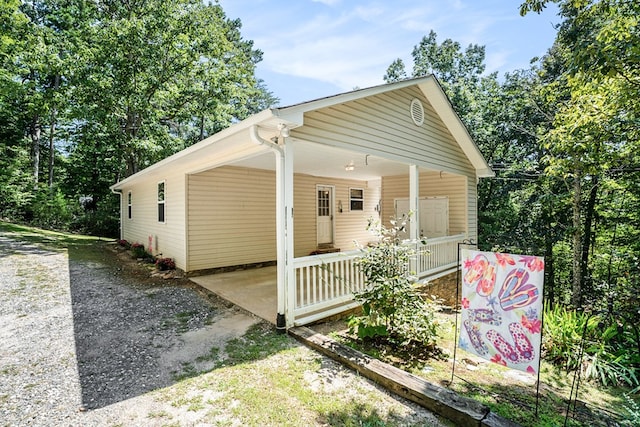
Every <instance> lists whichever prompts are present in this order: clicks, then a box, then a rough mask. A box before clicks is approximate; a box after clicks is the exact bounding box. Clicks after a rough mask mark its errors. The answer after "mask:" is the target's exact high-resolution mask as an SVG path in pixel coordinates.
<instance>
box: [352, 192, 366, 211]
mask: <svg viewBox="0 0 640 427" xmlns="http://www.w3.org/2000/svg"><path fill="white" fill-rule="evenodd" d="M351 190H360V191H362V198H361V199H358V198H353V197H352V196H351ZM352 201H358V202H362V209H351V202H352ZM349 211H350V212H364V188H360V187H349Z"/></svg>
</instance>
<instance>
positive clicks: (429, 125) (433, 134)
mask: <svg viewBox="0 0 640 427" xmlns="http://www.w3.org/2000/svg"><path fill="white" fill-rule="evenodd" d="M414 98H418V99H420V100H421V101H422V104H423V106H424V111H425V122H424V124H423V125H422V126H416V125H415V124H414V123H413V121H412V119H411V116H410V114H409V108H410V105H411V100H412V99H414ZM291 135H292V136H293V137H296V138H299V139H301V140H307V141H312V142H316V143H320V144H328V145H333V146H337V147H342V148H345V149H350V150H355V151H359V152H362V153H367V154H374V155H378V156H382V157H386V158H389V159H394V160H398V161H402V162H406V163H407V164H417V165H419V166H422V167H424V168H427V169H433V170H442V171H446V172H451V173H456V174H460V175H466V176H475V170H474V169H473V167H472V165H471V163H470V162H469V160H468V159H467V157H466V156H465V154H464V153H463V151H462V149H461V148H460V146H459V145H458V144H457V143H456V141H455V140H454V138H453V136H452V135H451V133H450V132H449V130H448V129H447V128H446V126H445V125H444V123H443V122H442V120H441V119H440V117H439V116H438V115H437V113H436V112H435V110H434V109H433V107H432V106H431V104H430V103H429V101H428V100H427V99H426V98H425V97H424V95H423V94H422V92H421V91H420V90H418V89H417V88H415V87H412V88H406V89H403V90H399V91H396V92H389V93H385V94H380V95H375V96H372V97H370V98H364V99H360V100H355V101H350V102H347V103H345V104H340V105H335V106H332V107H327V108H323V109H320V110H317V111H311V112H308V113H306V114H305V116H304V126H302V127H300V128H296V129H292V131H291Z"/></svg>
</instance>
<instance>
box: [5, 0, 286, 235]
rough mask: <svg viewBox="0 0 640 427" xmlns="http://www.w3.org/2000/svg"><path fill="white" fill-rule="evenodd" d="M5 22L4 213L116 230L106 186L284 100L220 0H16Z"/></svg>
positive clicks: (112, 201) (43, 221)
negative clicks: (86, 201) (262, 75)
mask: <svg viewBox="0 0 640 427" xmlns="http://www.w3.org/2000/svg"><path fill="white" fill-rule="evenodd" d="M0 22H1V24H0V58H2V67H0V215H1V216H3V217H5V218H9V219H12V220H16V221H32V220H33V221H36V222H34V224H38V225H40V226H49V224H51V226H52V227H57V228H61V227H69V228H71V229H74V230H81V231H84V232H90V233H93V234H101V235H106V236H115V235H117V233H118V224H117V222H118V218H119V215H118V212H117V203H116V202H117V199H116V198H115V197H114V196H113V195H110V194H109V189H108V187H109V185H111V184H113V183H115V182H117V181H118V180H120V179H122V178H123V177H126V176H128V175H130V174H132V173H134V172H136V171H138V170H140V169H142V168H144V167H146V166H148V165H150V164H151V163H153V162H155V161H157V160H160V159H162V158H164V157H166V156H168V155H171V154H173V153H174V152H176V151H178V150H180V149H182V148H184V147H185V146H188V145H191V144H193V143H194V142H196V141H198V140H201V139H203V138H205V137H207V136H209V135H211V134H213V133H215V132H217V131H219V130H221V129H223V128H225V127H227V126H228V125H229V124H231V123H233V122H234V121H237V120H240V119H243V118H245V117H247V116H248V115H249V114H252V113H254V112H257V111H259V110H262V109H264V108H266V107H269V106H271V105H273V104H275V103H277V99H276V98H275V97H274V96H273V94H271V93H270V92H269V91H268V89H267V88H266V87H265V85H264V82H262V81H260V80H258V79H256V77H255V65H256V64H257V63H258V62H259V61H260V60H261V58H262V52H260V51H259V50H257V49H255V48H254V47H253V42H251V41H248V40H244V39H243V38H242V35H241V33H240V28H241V22H240V21H239V20H231V19H228V18H227V17H226V15H225V13H224V11H223V9H222V7H221V6H220V5H219V4H217V3H215V2H213V3H211V2H201V1H197V0H178V1H172V2H163V1H160V0H149V1H143V2H125V3H123V2H117V1H110V0H109V1H105V2H99V3H94V2H86V1H83V0H70V1H66V0H65V1H62V0H36V1H30V2H20V1H18V0H9V1H4V2H2V4H0ZM47 172H48V173H47ZM45 185H46V186H47V187H49V189H51V190H52V191H53V193H52V194H53V195H52V196H51V197H49V196H47V195H46V192H45V191H44V190H40V188H42V187H43V186H45ZM41 191H43V192H42V194H41ZM57 191H60V192H61V197H58V196H57ZM87 197H90V198H91V199H92V204H91V206H85V207H83V208H81V207H79V206H78V202H77V200H79V199H81V198H87ZM63 199H64V200H66V207H65V206H63V205H64V203H62V200H63ZM47 207H51V208H54V210H53V211H52V213H51V215H48V214H47V211H46V208H47ZM114 207H115V208H114ZM55 214H62V215H61V216H59V217H55ZM47 215H48V216H47Z"/></svg>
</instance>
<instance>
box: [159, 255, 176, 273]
mask: <svg viewBox="0 0 640 427" xmlns="http://www.w3.org/2000/svg"><path fill="white" fill-rule="evenodd" d="M156 267H157V268H158V270H160V271H165V270H174V269H175V268H176V263H175V261H174V260H173V258H158V259H156Z"/></svg>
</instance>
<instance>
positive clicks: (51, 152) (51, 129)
mask: <svg viewBox="0 0 640 427" xmlns="http://www.w3.org/2000/svg"><path fill="white" fill-rule="evenodd" d="M59 87H60V75H59V74H56V77H55V80H54V83H53V91H54V95H55V92H56V91H57V90H58V88H59ZM57 115H58V109H57V108H56V106H55V102H54V105H53V106H52V108H51V124H50V125H49V188H53V164H54V162H55V159H56V150H55V146H54V143H53V142H54V138H53V135H54V134H55V132H56V120H57Z"/></svg>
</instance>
